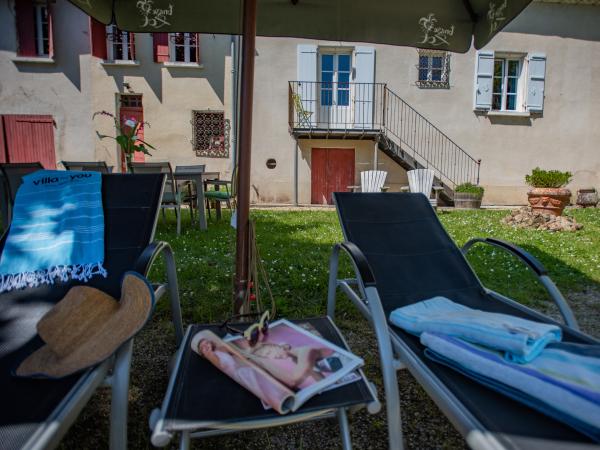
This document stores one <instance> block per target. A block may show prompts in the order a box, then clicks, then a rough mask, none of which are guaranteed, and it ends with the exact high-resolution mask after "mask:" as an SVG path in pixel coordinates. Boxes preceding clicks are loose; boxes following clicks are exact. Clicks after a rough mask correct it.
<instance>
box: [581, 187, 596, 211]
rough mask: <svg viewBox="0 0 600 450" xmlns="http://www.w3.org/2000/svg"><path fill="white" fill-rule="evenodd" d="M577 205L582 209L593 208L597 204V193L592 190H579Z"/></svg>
mask: <svg viewBox="0 0 600 450" xmlns="http://www.w3.org/2000/svg"><path fill="white" fill-rule="evenodd" d="M577 204H578V205H579V206H581V207H583V208H593V207H594V206H596V205H597V204H598V193H597V192H596V189H594V188H586V189H579V190H578V191H577Z"/></svg>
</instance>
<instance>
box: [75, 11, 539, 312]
mask: <svg viewBox="0 0 600 450" xmlns="http://www.w3.org/2000/svg"><path fill="white" fill-rule="evenodd" d="M70 1H71V2H72V3H73V4H75V5H77V6H78V7H79V8H81V9H82V10H83V11H85V12H86V13H87V14H89V15H90V16H92V17H94V18H95V19H96V20H98V21H100V22H102V23H104V24H109V23H115V24H116V25H117V27H119V28H120V29H121V30H124V31H133V32H138V33H140V32H141V33H148V32H201V33H215V34H241V35H242V36H243V41H242V74H241V91H240V97H241V102H240V104H241V107H240V121H239V124H240V125H239V126H240V129H239V135H240V136H239V159H238V227H237V247H236V250H237V252H236V278H235V282H236V286H235V288H236V300H235V309H236V310H238V309H239V308H240V307H241V304H242V302H243V300H244V298H245V293H246V290H247V284H248V283H247V280H248V267H247V261H248V217H249V206H250V156H251V137H252V134H251V133H252V93H253V84H254V55H255V37H256V36H257V35H259V36H274V37H277V36H279V37H301V38H309V39H319V40H331V41H346V42H370V43H378V44H392V45H404V46H411V47H419V48H429V49H440V50H447V51H452V52H461V53H464V52H466V51H468V50H469V48H470V47H471V43H473V44H474V45H475V48H478V49H479V48H481V47H483V46H484V45H485V44H487V43H488V42H489V41H490V40H491V39H492V38H493V37H494V36H495V35H496V34H497V33H498V32H500V30H502V28H504V27H505V26H506V25H507V24H508V23H509V22H510V21H511V20H512V19H513V18H514V17H516V16H517V15H518V14H519V13H520V12H521V11H522V10H523V9H524V8H525V7H526V6H527V5H528V4H529V3H530V2H531V0H418V1H409V0H135V1H134V0H70ZM257 4H258V5H257Z"/></svg>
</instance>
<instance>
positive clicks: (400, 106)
mask: <svg viewBox="0 0 600 450" xmlns="http://www.w3.org/2000/svg"><path fill="white" fill-rule="evenodd" d="M383 107H384V113H383V117H384V118H385V123H384V134H385V135H386V136H387V137H388V138H390V139H391V140H392V142H394V143H395V144H397V145H399V146H400V149H401V150H402V151H404V152H405V153H407V154H408V155H409V156H411V157H412V158H413V160H414V161H416V162H417V163H418V164H419V165H420V166H421V167H424V168H429V169H432V170H433V171H434V172H436V175H437V176H438V178H440V179H441V180H442V181H443V182H444V183H446V184H448V185H449V187H451V188H454V187H455V186H456V185H457V184H460V183H465V182H470V183H474V184H479V171H480V166H481V160H480V159H475V158H473V157H472V156H471V155H469V154H468V153H467V152H466V151H465V150H463V149H462V148H461V147H460V146H459V145H458V144H456V143H455V142H454V141H453V140H452V139H450V138H449V137H448V136H447V135H446V134H445V133H444V132H443V131H441V130H440V129H439V128H438V127H436V126H435V125H434V124H433V123H431V121H430V120H428V119H427V118H426V117H424V116H423V115H422V114H420V113H419V112H418V111H416V110H415V109H414V108H413V107H412V106H410V105H409V104H408V103H406V102H405V101H404V100H403V99H402V98H400V97H399V96H398V95H396V94H395V93H394V92H393V91H391V90H389V89H388V88H387V87H386V88H385V100H384V102H383Z"/></svg>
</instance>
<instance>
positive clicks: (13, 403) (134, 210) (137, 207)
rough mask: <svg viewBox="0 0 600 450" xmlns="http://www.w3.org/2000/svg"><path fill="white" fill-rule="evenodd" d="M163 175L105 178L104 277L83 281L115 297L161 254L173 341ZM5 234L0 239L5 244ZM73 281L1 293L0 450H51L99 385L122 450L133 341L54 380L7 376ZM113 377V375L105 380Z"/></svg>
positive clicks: (159, 289) (175, 309)
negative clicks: (157, 235)
mask: <svg viewBox="0 0 600 450" xmlns="http://www.w3.org/2000/svg"><path fill="white" fill-rule="evenodd" d="M163 185H164V175H162V174H157V175H127V176H124V175H103V176H102V197H103V206H104V219H105V237H104V245H105V259H104V267H105V268H106V269H107V271H108V277H107V278H103V277H94V278H92V279H91V280H90V282H89V283H87V285H88V286H92V287H96V288H98V289H100V290H102V291H104V292H106V293H108V294H110V295H111V296H113V297H114V298H119V297H120V289H121V279H122V277H123V275H124V273H125V272H127V271H129V270H135V271H137V272H139V273H140V274H142V275H147V274H148V272H149V269H150V266H151V265H152V263H153V261H154V260H155V259H156V258H157V257H158V256H159V255H160V254H163V255H164V257H165V259H166V266H167V275H168V283H167V284H161V285H156V286H154V288H155V297H156V299H158V298H160V297H161V296H162V295H163V294H164V293H165V292H167V291H168V292H169V294H170V295H169V297H170V301H171V312H172V315H173V322H174V325H175V333H176V337H177V341H178V343H179V342H180V341H181V339H182V338H183V329H182V325H181V312H180V308H179V297H178V293H177V279H176V270H175V263H174V259H173V254H172V252H171V249H170V247H169V245H168V244H167V243H165V242H153V239H154V230H155V228H156V221H157V218H158V211H159V207H160V200H161V197H162V191H163ZM5 239H6V233H5V234H4V236H3V237H2V240H1V241H0V250H1V249H2V248H3V247H4V243H5ZM75 284H78V282H73V281H70V282H67V283H61V282H57V283H56V284H54V285H41V286H40V287H37V288H26V289H22V290H14V291H10V292H7V293H4V294H2V295H0V396H1V398H2V408H0V448H2V449H15V448H25V449H33V448H36V449H38V448H53V447H55V446H56V445H57V444H58V442H59V441H60V439H61V438H62V436H63V435H64V434H65V433H66V431H67V430H68V428H69V427H70V426H71V424H72V423H73V422H74V421H75V419H76V418H77V416H78V414H79V412H80V411H81V410H82V409H83V407H84V406H85V404H86V403H87V401H88V400H89V399H90V397H91V395H92V394H93V392H94V391H95V390H96V388H97V387H99V386H100V385H102V384H103V383H107V384H108V385H109V386H110V387H111V391H112V392H111V393H112V396H111V419H110V422H111V430H110V446H111V448H113V449H125V448H127V401H128V390H129V366H130V362H131V355H132V347H133V339H132V340H129V341H128V342H126V343H125V344H124V345H123V346H121V348H120V349H119V350H118V351H117V352H116V353H115V355H114V356H113V357H111V358H109V359H108V360H107V361H105V362H104V363H101V364H100V365H98V366H96V367H95V368H92V369H89V370H87V371H85V372H83V373H79V374H76V375H71V376H68V377H66V378H61V379H57V380H52V379H23V378H16V377H14V376H13V375H12V374H13V372H14V370H15V369H16V368H17V366H18V365H19V363H20V362H21V361H22V360H23V359H24V358H25V357H26V356H28V355H29V354H31V353H32V352H33V351H34V350H35V349H37V348H39V347H40V346H41V345H42V344H43V342H42V340H41V339H40V338H39V336H37V333H36V324H37V322H38V321H39V319H40V318H41V317H42V316H43V315H44V314H45V313H46V312H47V311H48V310H49V309H50V308H52V306H53V305H54V304H55V303H56V302H58V301H59V300H60V299H62V298H63V297H64V295H65V294H66V293H67V291H68V290H69V288H70V287H71V286H74V285H75ZM109 375H110V376H109Z"/></svg>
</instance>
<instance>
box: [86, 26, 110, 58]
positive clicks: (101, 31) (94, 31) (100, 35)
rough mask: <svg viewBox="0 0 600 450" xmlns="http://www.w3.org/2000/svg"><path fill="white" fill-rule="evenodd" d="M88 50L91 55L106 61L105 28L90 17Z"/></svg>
mask: <svg viewBox="0 0 600 450" xmlns="http://www.w3.org/2000/svg"><path fill="white" fill-rule="evenodd" d="M90 48H91V49H92V55H93V56H96V57H98V58H100V59H106V58H107V54H106V26H105V25H103V24H101V23H100V22H98V21H97V20H96V19H92V18H91V17H90Z"/></svg>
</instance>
